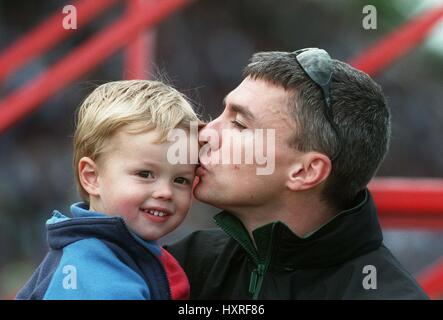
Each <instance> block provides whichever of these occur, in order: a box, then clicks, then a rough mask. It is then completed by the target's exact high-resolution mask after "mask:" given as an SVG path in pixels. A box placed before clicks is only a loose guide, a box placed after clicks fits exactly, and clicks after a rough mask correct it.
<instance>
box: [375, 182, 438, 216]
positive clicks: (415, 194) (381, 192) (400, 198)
mask: <svg viewBox="0 0 443 320" xmlns="http://www.w3.org/2000/svg"><path fill="white" fill-rule="evenodd" d="M369 189H370V190H371V193H372V195H373V197H374V200H375V202H376V204H377V208H378V211H379V213H380V214H381V215H401V216H409V217H414V216H416V215H417V214H418V215H426V216H429V217H439V218H441V219H443V179H427V178H426V179H412V178H377V179H373V180H372V181H371V183H370V184H369Z"/></svg>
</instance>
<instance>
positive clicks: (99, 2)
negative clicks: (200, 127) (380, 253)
mask: <svg viewBox="0 0 443 320" xmlns="http://www.w3.org/2000/svg"><path fill="white" fill-rule="evenodd" d="M191 2H192V0H151V1H146V0H145V1H142V0H127V11H126V12H125V14H124V15H123V17H121V18H120V20H118V21H117V22H115V23H113V24H112V25H111V26H109V27H107V28H105V29H104V30H102V31H101V32H100V33H98V34H97V35H95V36H94V37H92V38H91V39H89V40H88V41H87V42H85V43H84V44H83V45H81V46H79V47H78V48H76V49H75V50H73V51H72V52H71V53H69V54H68V55H67V56H66V57H64V58H63V59H61V60H60V61H58V62H57V63H55V64H54V65H53V66H52V67H50V68H49V69H48V70H46V71H45V72H44V73H43V74H41V75H39V76H38V77H37V78H36V79H32V80H31V81H29V82H28V83H26V84H24V86H23V87H22V88H20V89H19V90H17V91H15V92H13V93H11V94H10V95H9V96H7V97H6V98H3V99H2V100H1V101H0V134H1V133H2V132H4V131H5V130H7V129H8V128H10V127H11V126H13V125H14V124H15V123H16V122H18V121H20V119H22V118H24V117H25V116H27V115H28V114H29V113H31V112H33V111H35V110H36V109H37V108H38V107H40V106H41V104H42V103H43V102H44V101H45V100H46V99H48V98H50V97H51V96H52V95H54V94H55V93H56V92H58V91H59V90H61V89H63V88H64V87H66V86H68V85H69V84H70V83H72V82H73V81H75V80H76V79H79V78H80V77H81V76H82V75H84V74H85V73H86V72H87V71H89V70H91V69H93V68H94V67H96V66H97V65H98V64H99V63H100V62H102V61H103V60H104V59H106V58H108V57H109V56H110V55H112V54H113V53H114V52H115V51H116V50H118V49H120V48H122V47H126V51H125V71H124V78H126V79H131V78H146V77H148V76H149V65H148V63H149V61H150V57H151V56H152V52H153V50H152V46H153V45H154V41H153V37H154V32H153V31H147V30H148V29H150V30H152V29H153V27H154V26H155V25H156V24H157V23H159V22H161V21H162V20H163V19H165V18H166V17H167V16H168V15H170V14H171V13H173V12H175V11H176V10H179V9H180V8H182V7H184V6H185V5H187V4H189V3H191ZM116 3H117V1H116V0H94V1H90V0H78V1H77V2H75V3H74V6H75V7H76V8H77V16H78V27H81V26H83V25H85V24H86V23H87V22H89V21H90V20H92V19H93V18H94V17H96V16H98V15H99V14H101V13H103V12H104V11H105V10H106V9H108V8H110V7H111V6H112V5H115V4H116ZM442 18H443V6H441V7H437V8H434V9H432V10H430V11H428V12H425V13H424V14H421V15H419V16H418V17H416V18H413V19H411V20H410V21H408V22H407V23H406V24H405V25H404V26H401V27H400V28H398V29H397V30H396V31H394V32H393V33H391V34H389V35H387V36H386V37H385V38H384V39H382V40H381V41H380V42H379V43H376V44H375V45H374V46H373V47H371V48H369V49H368V50H367V51H366V52H365V53H363V54H361V55H360V56H358V57H356V58H355V59H352V60H351V64H352V65H354V66H355V67H357V68H359V69H361V70H363V71H365V72H367V73H369V74H370V75H375V74H376V73H378V72H380V71H382V70H383V69H384V68H386V67H387V66H388V65H389V64H392V63H393V62H395V60H396V59H398V58H400V57H401V56H402V55H404V54H405V53H407V52H408V51H409V50H411V49H413V48H414V47H416V46H417V45H419V43H420V42H421V41H422V40H423V39H425V38H426V36H427V35H428V33H429V32H430V31H431V29H432V27H433V26H434V25H435V24H436V22H437V21H439V20H440V19H442ZM62 20H63V15H62V13H61V10H60V12H58V13H56V14H54V15H53V16H51V17H49V18H48V19H47V20H46V21H45V22H44V23H43V24H41V25H39V26H37V27H36V28H35V29H34V30H33V31H31V32H30V33H28V34H27V35H25V36H24V37H22V38H21V39H20V40H18V41H16V42H15V43H14V44H12V45H11V46H10V47H9V48H7V49H6V50H5V51H4V52H2V53H0V83H1V82H2V81H3V80H4V79H5V78H6V77H7V76H8V75H9V74H11V73H13V72H14V71H16V70H18V69H19V68H20V67H22V66H23V65H24V64H25V63H26V62H28V61H29V60H30V59H32V58H34V57H36V56H38V55H41V54H43V53H45V52H46V51H47V50H49V49H51V48H52V47H53V46H54V45H56V44H57V43H59V42H61V41H62V40H63V39H65V38H66V37H68V36H69V34H70V33H71V32H72V30H65V29H63V28H62V27H61V26H62ZM369 188H370V190H371V192H372V194H373V196H374V199H375V202H376V203H377V208H378V209H379V214H380V220H381V223H382V225H383V226H384V227H385V228H414V229H415V228H423V229H426V230H443V179H402V178H378V179H374V180H373V181H372V182H371V184H370V185H369ZM418 280H419V282H420V284H421V285H422V286H423V288H424V289H425V291H426V292H427V293H428V294H429V295H430V297H431V298H438V297H442V296H443V261H438V262H437V263H436V264H435V265H433V266H430V267H429V268H428V269H427V270H426V271H425V272H424V273H423V274H421V275H419V276H418Z"/></svg>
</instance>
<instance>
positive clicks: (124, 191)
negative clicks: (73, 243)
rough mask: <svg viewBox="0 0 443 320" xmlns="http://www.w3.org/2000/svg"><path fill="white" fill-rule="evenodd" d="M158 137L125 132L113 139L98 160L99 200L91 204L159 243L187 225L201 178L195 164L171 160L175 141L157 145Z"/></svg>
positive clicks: (97, 209) (151, 133) (153, 133)
mask: <svg viewBox="0 0 443 320" xmlns="http://www.w3.org/2000/svg"><path fill="white" fill-rule="evenodd" d="M157 134H158V133H157V131H155V130H153V131H149V132H144V133H137V134H135V133H128V132H126V131H125V130H121V131H120V132H118V133H116V134H115V135H114V136H113V137H112V138H110V141H109V144H108V145H107V147H106V149H105V152H104V153H103V154H102V156H101V158H99V161H98V162H97V167H98V180H99V185H100V187H99V196H98V199H97V200H96V201H94V203H92V201H91V207H92V208H91V209H93V210H95V211H99V212H103V213H106V214H109V215H117V216H121V217H122V218H123V219H124V220H125V222H126V224H127V225H128V227H129V228H130V229H131V230H132V231H134V232H135V233H136V234H138V235H139V236H140V237H142V238H143V239H145V240H156V239H158V238H160V237H162V236H164V235H165V234H167V233H169V232H171V231H172V230H174V229H175V228H176V227H177V226H178V225H179V224H180V223H181V222H182V221H183V219H184V218H185V216H186V214H187V212H188V209H189V207H190V204H191V195H192V183H193V180H194V177H195V165H192V164H171V163H170V162H169V161H168V159H167V152H168V148H169V147H170V146H171V143H170V142H165V143H160V144H158V143H154V141H155V140H156V139H157ZM154 210H155V211H154Z"/></svg>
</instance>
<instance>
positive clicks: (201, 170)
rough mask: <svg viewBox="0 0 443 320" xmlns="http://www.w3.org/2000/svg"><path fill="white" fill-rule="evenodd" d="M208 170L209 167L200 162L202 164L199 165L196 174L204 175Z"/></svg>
mask: <svg viewBox="0 0 443 320" xmlns="http://www.w3.org/2000/svg"><path fill="white" fill-rule="evenodd" d="M207 172H208V169H207V168H206V166H205V165H204V164H202V163H200V165H199V166H198V167H197V170H196V172H195V174H196V175H197V176H202V175H204V174H205V173H207Z"/></svg>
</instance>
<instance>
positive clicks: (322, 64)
mask: <svg viewBox="0 0 443 320" xmlns="http://www.w3.org/2000/svg"><path fill="white" fill-rule="evenodd" d="M293 53H294V54H295V59H296V60H297V63H298V64H299V65H300V67H301V68H302V69H303V71H304V72H305V73H306V75H307V76H308V77H309V78H310V79H311V80H312V81H313V82H314V83H315V84H316V85H317V86H319V87H320V89H321V91H322V92H323V97H324V101H325V108H324V114H325V117H326V119H327V120H328V121H329V123H330V124H331V127H332V129H333V130H334V132H335V134H336V136H337V141H338V149H337V150H336V152H335V153H334V155H333V156H332V158H331V161H332V162H334V161H335V160H336V159H337V158H338V156H339V155H340V152H341V145H342V144H341V142H342V141H341V137H340V132H339V131H338V128H337V125H336V124H335V122H334V120H333V115H332V107H331V99H330V89H329V86H330V83H331V78H332V70H333V68H332V59H331V57H330V56H329V54H328V53H327V52H326V51H325V50H323V49H318V48H306V49H300V50H297V51H294V52H293Z"/></svg>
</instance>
